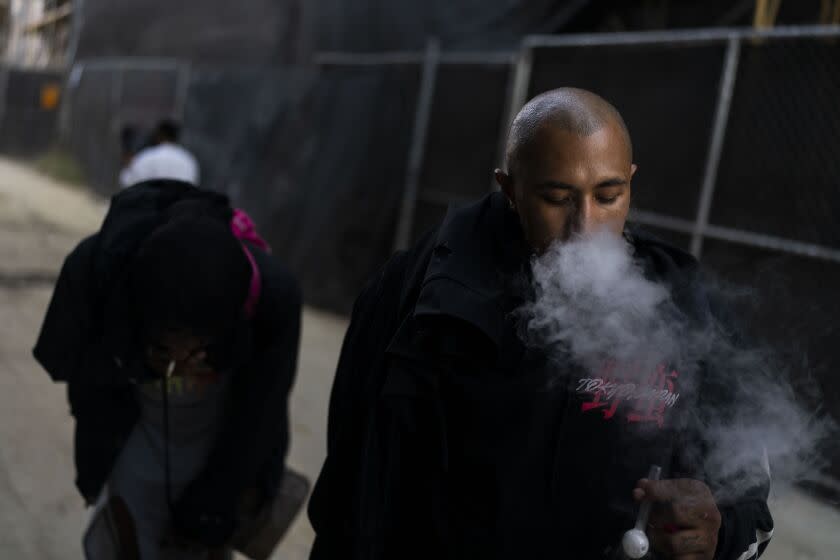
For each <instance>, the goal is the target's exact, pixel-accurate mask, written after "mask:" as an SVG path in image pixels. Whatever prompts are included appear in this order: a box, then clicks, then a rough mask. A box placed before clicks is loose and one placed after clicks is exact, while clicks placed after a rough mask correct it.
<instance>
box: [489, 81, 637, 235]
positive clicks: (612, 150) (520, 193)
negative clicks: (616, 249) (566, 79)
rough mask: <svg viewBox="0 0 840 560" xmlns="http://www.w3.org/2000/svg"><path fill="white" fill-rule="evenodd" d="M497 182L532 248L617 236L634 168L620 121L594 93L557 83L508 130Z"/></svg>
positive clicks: (627, 201)
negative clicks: (560, 86) (600, 233)
mask: <svg viewBox="0 0 840 560" xmlns="http://www.w3.org/2000/svg"><path fill="white" fill-rule="evenodd" d="M506 167H507V169H505V170H502V169H497V170H496V182H497V183H498V184H499V186H500V187H501V189H502V191H503V192H504V194H505V196H506V197H507V199H508V201H509V203H510V206H511V208H512V209H513V211H514V212H516V213H517V214H518V215H519V222H520V224H521V225H522V231H523V233H524V234H525V239H526V240H527V241H528V243H529V244H530V246H531V249H533V250H536V251H541V250H543V249H545V248H546V247H548V246H549V245H550V244H551V243H553V242H554V241H558V240H559V241H563V240H567V239H570V238H571V237H572V236H574V235H578V234H581V235H583V234H587V233H589V232H594V231H601V230H605V231H609V232H612V233H614V234H616V235H620V234H621V232H622V231H623V229H624V223H625V221H626V220H627V215H628V212H629V211H630V192H631V179H632V178H633V174H634V173H635V172H636V166H635V165H634V164H633V148H632V146H631V145H630V135H629V134H628V133H627V127H626V126H625V124H624V119H622V118H621V115H620V114H619V113H618V111H617V110H616V109H615V107H613V106H612V105H610V104H609V103H607V102H606V101H604V100H603V99H602V98H600V97H598V96H597V95H595V94H594V93H592V92H589V91H585V90H582V89H572V88H563V89H556V90H553V91H549V92H547V93H544V94H542V95H540V96H539V97H536V98H534V99H533V100H531V101H530V102H528V104H527V105H525V107H523V108H522V111H520V112H519V114H518V115H517V116H516V119H514V121H513V124H512V125H511V128H510V135H509V136H508V144H507V157H506Z"/></svg>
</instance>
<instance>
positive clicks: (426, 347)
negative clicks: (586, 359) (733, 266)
mask: <svg viewBox="0 0 840 560" xmlns="http://www.w3.org/2000/svg"><path fill="white" fill-rule="evenodd" d="M628 238H629V239H630V241H631V243H632V244H633V246H634V249H635V253H636V258H637V259H639V260H640V261H641V262H642V265H643V267H644V269H645V271H646V272H647V274H648V275H650V276H651V277H653V278H657V279H659V280H661V281H663V282H665V283H666V284H667V285H668V286H669V287H670V289H671V292H672V296H673V299H674V301H675V302H677V303H678V305H680V306H681V307H682V308H683V309H684V310H685V312H686V313H687V314H688V315H689V316H693V317H696V318H697V319H698V320H702V318H703V317H704V315H705V314H706V313H708V304H707V302H706V301H705V298H704V297H703V295H702V291H701V290H700V289H699V286H698V283H697V275H696V261H695V260H694V259H693V258H692V257H691V256H690V255H687V254H685V253H683V252H681V251H678V250H676V249H673V248H671V247H669V246H667V245H665V244H663V243H661V242H659V241H657V240H655V239H653V238H651V237H649V236H645V235H644V234H641V233H633V234H630V235H628ZM527 255H528V251H527V250H526V249H525V244H524V241H523V239H522V234H521V228H520V227H519V224H518V221H517V219H516V216H515V214H514V213H513V212H511V211H510V210H509V209H508V207H507V205H506V204H505V203H504V199H503V197H502V195H501V194H500V193H497V194H493V195H489V196H488V197H486V198H485V199H483V200H482V201H480V202H479V203H477V204H474V205H472V206H470V207H467V208H464V209H461V210H458V211H454V212H450V214H449V215H448V216H447V219H446V220H445V221H444V223H443V224H442V226H441V227H440V228H439V229H438V230H437V231H435V232H432V233H431V234H429V235H428V236H427V237H426V238H424V239H423V240H422V241H420V242H419V243H418V244H417V245H415V246H414V247H413V248H411V249H410V250H409V251H407V252H405V253H400V254H397V255H396V256H395V257H394V258H392V259H391V261H389V262H388V263H387V264H386V266H385V267H384V269H383V270H382V271H381V272H380V274H379V275H378V276H377V277H376V278H375V279H374V280H373V281H372V282H371V283H370V284H369V285H368V287H367V288H366V289H365V291H364V292H363V293H362V294H361V296H360V297H359V299H358V300H357V302H356V305H355V307H354V311H353V317H352V320H351V324H350V328H349V330H348V332H347V336H346V338H345V342H344V347H343V349H342V355H341V360H340V362H339V366H338V370H337V372H336V377H335V382H334V386H333V392H332V396H331V402H330V418H329V426H328V454H327V459H326V462H325V465H324V467H323V470H322V472H321V476H320V478H319V480H318V483H317V485H316V487H315V490H314V493H313V497H312V500H311V502H310V510H309V513H310V518H311V520H312V525H313V527H314V528H315V531H316V534H317V538H316V542H315V547H314V549H313V553H312V556H311V558H312V559H313V560H333V559H339V558H340V559H353V560H356V559H358V560H361V559H365V560H382V559H388V560H390V559H400V560H403V559H411V558H418V559H420V558H452V559H453V560H454V559H457V560H465V559H472V558H476V559H478V558H481V559H488V558H500V559H507V558H527V559H529V560H540V559H543V558H545V559H552V560H554V559H557V558H570V559H590V558H591V559H595V558H604V557H607V556H609V555H610V554H611V553H612V552H614V550H615V547H616V545H617V544H618V543H619V541H620V539H621V536H622V534H623V532H624V531H626V530H628V529H630V528H632V526H633V523H634V521H635V514H636V505H635V504H634V503H633V501H632V497H631V491H632V489H633V488H634V486H635V482H636V481H637V480H638V479H639V478H642V477H644V476H645V475H646V473H647V470H648V468H649V466H650V465H651V464H658V465H661V466H663V467H664V473H663V476H664V477H669V478H670V477H677V476H690V477H693V478H699V479H702V478H703V474H702V472H699V471H698V470H697V469H696V468H693V467H692V466H691V465H687V464H685V462H684V461H681V460H680V457H681V455H682V454H681V447H682V445H683V443H684V442H685V438H688V437H691V436H690V434H689V433H687V430H685V429H684V424H683V422H682V421H681V419H680V418H679V416H678V415H676V414H674V413H672V412H668V411H662V412H661V413H660V412H659V411H658V410H657V411H654V413H649V414H643V412H645V411H636V410H632V409H630V408H629V407H625V408H624V409H619V410H609V407H605V406H604V404H603V403H599V402H596V401H595V399H590V400H591V401H592V402H588V403H585V402H579V401H580V396H579V395H577V394H575V391H574V387H573V386H570V385H566V384H559V385H553V386H552V385H551V384H548V383H546V381H545V379H546V377H545V373H546V369H545V368H546V367H553V368H556V367H572V366H571V365H570V364H557V363H556V362H552V361H550V360H548V359H547V358H546V356H543V355H541V354H540V352H539V351H537V350H535V349H533V348H527V347H526V346H525V345H523V344H522V343H521V342H520V338H519V336H518V335H517V327H516V321H515V319H514V316H513V315H512V314H511V312H512V311H513V310H515V309H516V308H517V307H519V306H520V305H521V303H522V302H523V298H525V297H527V284H528V281H527V274H528V266H527ZM662 377H663V379H662V380H661V382H662V384H663V386H665V384H666V383H669V382H673V380H669V379H666V377H667V372H663V376H662ZM680 398H683V399H685V400H686V401H689V396H687V395H682V396H681V397H680ZM686 406H687V405H686ZM631 414H635V416H634V417H633V418H634V420H629V418H630V416H629V415H631ZM669 414H670V415H672V416H673V418H667V415H669ZM660 423H661V425H660ZM644 424H647V425H651V426H654V427H653V428H648V429H638V430H637V429H635V426H636V425H639V426H641V425H644ZM766 490H767V488H766V487H765V488H760V489H756V491H755V492H754V493H753V494H752V495H753V496H754V498H753V499H744V500H743V501H742V502H739V503H737V504H730V505H728V506H726V507H723V506H721V512H722V517H723V526H722V528H721V531H720V534H719V539H720V542H719V545H718V555H717V558H719V559H721V560H746V559H749V558H752V557H753V554H751V553H750V551H751V550H752V552H757V551H758V549H759V548H760V549H761V550H763V547H764V546H766V541H765V540H764V539H765V536H766V535H767V534H768V533H769V532H771V531H772V519H771V518H770V515H769V512H768V510H767V506H766V503H765V498H766ZM760 540H761V541H762V542H760V543H759V542H758V541H760ZM759 545H760V546H759ZM751 547H752V548H751ZM745 554H746V555H745Z"/></svg>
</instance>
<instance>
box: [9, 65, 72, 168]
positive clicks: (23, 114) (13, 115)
mask: <svg viewBox="0 0 840 560" xmlns="http://www.w3.org/2000/svg"><path fill="white" fill-rule="evenodd" d="M4 80H5V86H4V84H3V81H4ZM61 81H62V77H61V74H60V73H59V72H55V71H45V70H22V69H11V68H0V87H5V88H6V91H5V100H4V102H5V107H4V108H3V109H2V111H0V153H3V154H9V155H12V156H23V157H28V156H33V155H36V154H39V153H42V152H44V151H46V150H47V149H48V148H49V147H50V145H51V144H52V143H53V141H54V140H55V130H56V125H57V124H58V110H57V108H53V109H47V108H44V107H42V106H41V92H42V88H44V87H46V86H50V85H54V86H60V85H61Z"/></svg>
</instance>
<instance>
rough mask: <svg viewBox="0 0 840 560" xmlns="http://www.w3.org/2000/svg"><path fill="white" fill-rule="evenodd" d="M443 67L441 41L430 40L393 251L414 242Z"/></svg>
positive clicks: (415, 114) (421, 81)
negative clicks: (423, 170) (428, 138)
mask: <svg viewBox="0 0 840 560" xmlns="http://www.w3.org/2000/svg"><path fill="white" fill-rule="evenodd" d="M439 64H440V41H439V40H438V39H436V38H431V39H429V41H428V42H427V43H426V54H425V57H424V61H423V74H422V77H421V79H420V89H419V93H418V98H417V109H416V111H415V113H414V129H413V133H412V136H411V148H410V150H409V156H408V169H407V171H406V178H405V190H404V191H403V200H402V207H401V209H400V215H399V221H398V222H397V234H396V237H395V239H394V250H396V251H399V250H402V249H405V248H406V247H408V244H409V243H410V242H411V230H412V227H413V225H414V209H415V207H416V204H417V192H418V190H419V187H420V172H421V167H422V166H423V155H424V153H425V150H426V134H427V132H428V130H429V119H430V117H431V114H432V102H433V98H434V95H435V82H436V80H437V72H438V66H439Z"/></svg>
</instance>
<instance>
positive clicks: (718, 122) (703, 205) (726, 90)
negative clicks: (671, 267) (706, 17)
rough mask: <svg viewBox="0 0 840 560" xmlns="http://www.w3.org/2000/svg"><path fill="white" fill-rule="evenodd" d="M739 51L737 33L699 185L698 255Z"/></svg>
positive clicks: (693, 248) (729, 52) (729, 42)
mask: <svg viewBox="0 0 840 560" xmlns="http://www.w3.org/2000/svg"><path fill="white" fill-rule="evenodd" d="M740 55H741V40H740V38H738V37H737V36H732V37H730V38H729V39H728V40H727V48H726V57H725V59H724V63H723V71H722V73H721V78H720V91H719V93H718V103H717V109H716V110H715V120H714V124H713V125H712V126H713V128H712V137H711V141H710V143H709V152H708V154H707V156H706V168H705V171H704V172H703V186H702V187H701V189H700V198H699V200H698V203H697V219H696V220H695V222H694V231H693V232H692V235H691V254H692V255H694V256H695V257H696V258H698V259H699V258H700V254H701V252H702V250H703V235H704V234H705V233H706V228H707V226H708V225H709V211H710V210H711V207H712V198H713V197H714V193H715V183H716V181H717V172H718V165H719V164H720V156H721V154H722V153H723V141H724V139H725V137H726V125H727V123H728V121H729V108H730V107H731V105H732V92H733V91H734V89H735V77H736V75H737V73H738V62H739V60H740Z"/></svg>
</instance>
